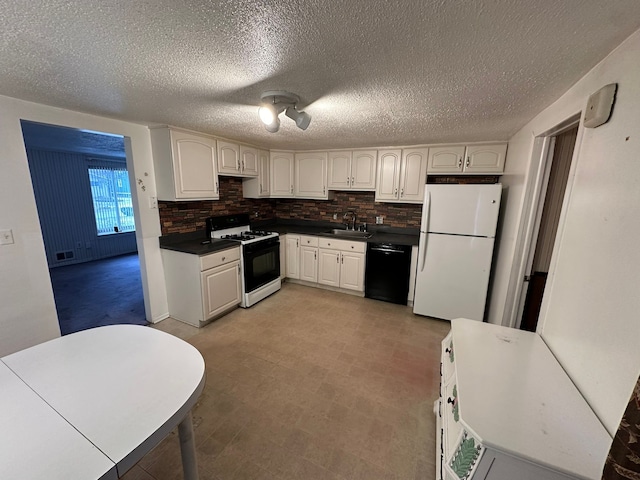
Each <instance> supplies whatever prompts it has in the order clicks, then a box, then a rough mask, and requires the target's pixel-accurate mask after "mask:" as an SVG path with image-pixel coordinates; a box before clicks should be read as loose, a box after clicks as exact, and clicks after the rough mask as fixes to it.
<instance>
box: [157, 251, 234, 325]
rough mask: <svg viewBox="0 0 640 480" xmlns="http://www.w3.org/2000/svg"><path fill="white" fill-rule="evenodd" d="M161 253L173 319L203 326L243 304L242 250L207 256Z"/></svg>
mask: <svg viewBox="0 0 640 480" xmlns="http://www.w3.org/2000/svg"><path fill="white" fill-rule="evenodd" d="M161 252H162V263H163V265H164V270H165V281H166V284H167V300H168V303H169V315H170V316H171V317H173V318H175V319H176V320H180V321H181V322H185V323H188V324H190V325H194V326H196V327H201V326H203V325H204V324H206V323H208V322H209V321H210V320H213V319H214V318H217V317H219V316H221V315H222V314H223V313H226V312H227V311H228V310H231V309H233V308H235V307H236V306H238V305H239V304H240V299H241V294H242V290H241V288H242V285H241V283H240V282H241V278H242V275H241V272H240V247H233V248H229V249H227V250H222V251H218V252H214V253H210V254H208V255H203V256H198V255H193V254H190V253H183V252H176V251H173V250H166V249H162V250H161Z"/></svg>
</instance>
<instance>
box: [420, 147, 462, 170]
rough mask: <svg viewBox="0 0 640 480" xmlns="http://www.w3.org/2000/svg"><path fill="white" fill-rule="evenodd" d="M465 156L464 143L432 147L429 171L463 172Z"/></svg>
mask: <svg viewBox="0 0 640 480" xmlns="http://www.w3.org/2000/svg"><path fill="white" fill-rule="evenodd" d="M463 158H464V145H452V146H450V147H432V148H430V149H429V164H428V166H427V173H433V174H438V173H440V174H446V173H461V172H462V162H463Z"/></svg>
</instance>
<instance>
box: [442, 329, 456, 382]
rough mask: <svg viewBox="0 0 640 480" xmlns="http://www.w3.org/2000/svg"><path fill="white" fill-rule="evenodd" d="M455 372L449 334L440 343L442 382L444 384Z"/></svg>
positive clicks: (451, 341)
mask: <svg viewBox="0 0 640 480" xmlns="http://www.w3.org/2000/svg"><path fill="white" fill-rule="evenodd" d="M455 371H456V364H455V353H454V351H453V339H452V337H451V334H449V335H447V336H446V337H445V339H444V340H443V341H442V382H443V383H446V382H448V381H449V379H450V378H451V375H453V372H455Z"/></svg>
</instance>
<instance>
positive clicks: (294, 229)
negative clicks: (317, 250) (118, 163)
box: [159, 220, 419, 255]
mask: <svg viewBox="0 0 640 480" xmlns="http://www.w3.org/2000/svg"><path fill="white" fill-rule="evenodd" d="M333 228H344V225H342V224H340V223H331V222H314V221H308V220H307V221H305V220H299V221H292V220H278V221H275V222H274V221H273V220H270V221H262V222H254V223H252V224H251V229H252V230H269V231H272V232H278V233H279V234H281V235H285V234H287V233H293V234H298V235H317V236H322V237H327V238H334V239H336V240H350V241H353V242H367V243H393V244H396V245H412V246H413V245H418V240H419V236H418V233H419V232H418V230H417V229H412V228H394V227H380V226H377V228H376V227H373V226H372V227H371V228H370V229H369V233H372V234H373V235H372V236H371V237H369V238H350V237H341V236H336V235H331V234H327V233H326V232H328V231H329V230H331V229H333ZM159 240H160V248H163V249H165V250H175V251H176V252H183V253H190V254H192V255H208V254H209V253H214V252H219V251H220V250H226V249H228V248H233V247H238V246H240V244H239V243H238V242H235V241H233V240H220V239H217V238H216V239H212V240H211V242H210V243H205V244H203V243H202V242H204V241H205V240H206V238H205V232H204V230H199V231H197V232H190V233H172V234H169V235H163V236H162V237H160V239H159Z"/></svg>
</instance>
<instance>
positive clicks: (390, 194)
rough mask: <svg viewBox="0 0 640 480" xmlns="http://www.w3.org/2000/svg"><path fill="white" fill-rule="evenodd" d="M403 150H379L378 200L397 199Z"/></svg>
mask: <svg viewBox="0 0 640 480" xmlns="http://www.w3.org/2000/svg"><path fill="white" fill-rule="evenodd" d="M401 163H402V150H400V149H398V150H378V183H377V187H376V201H385V200H391V201H394V200H397V199H398V191H399V184H400V164H401Z"/></svg>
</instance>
